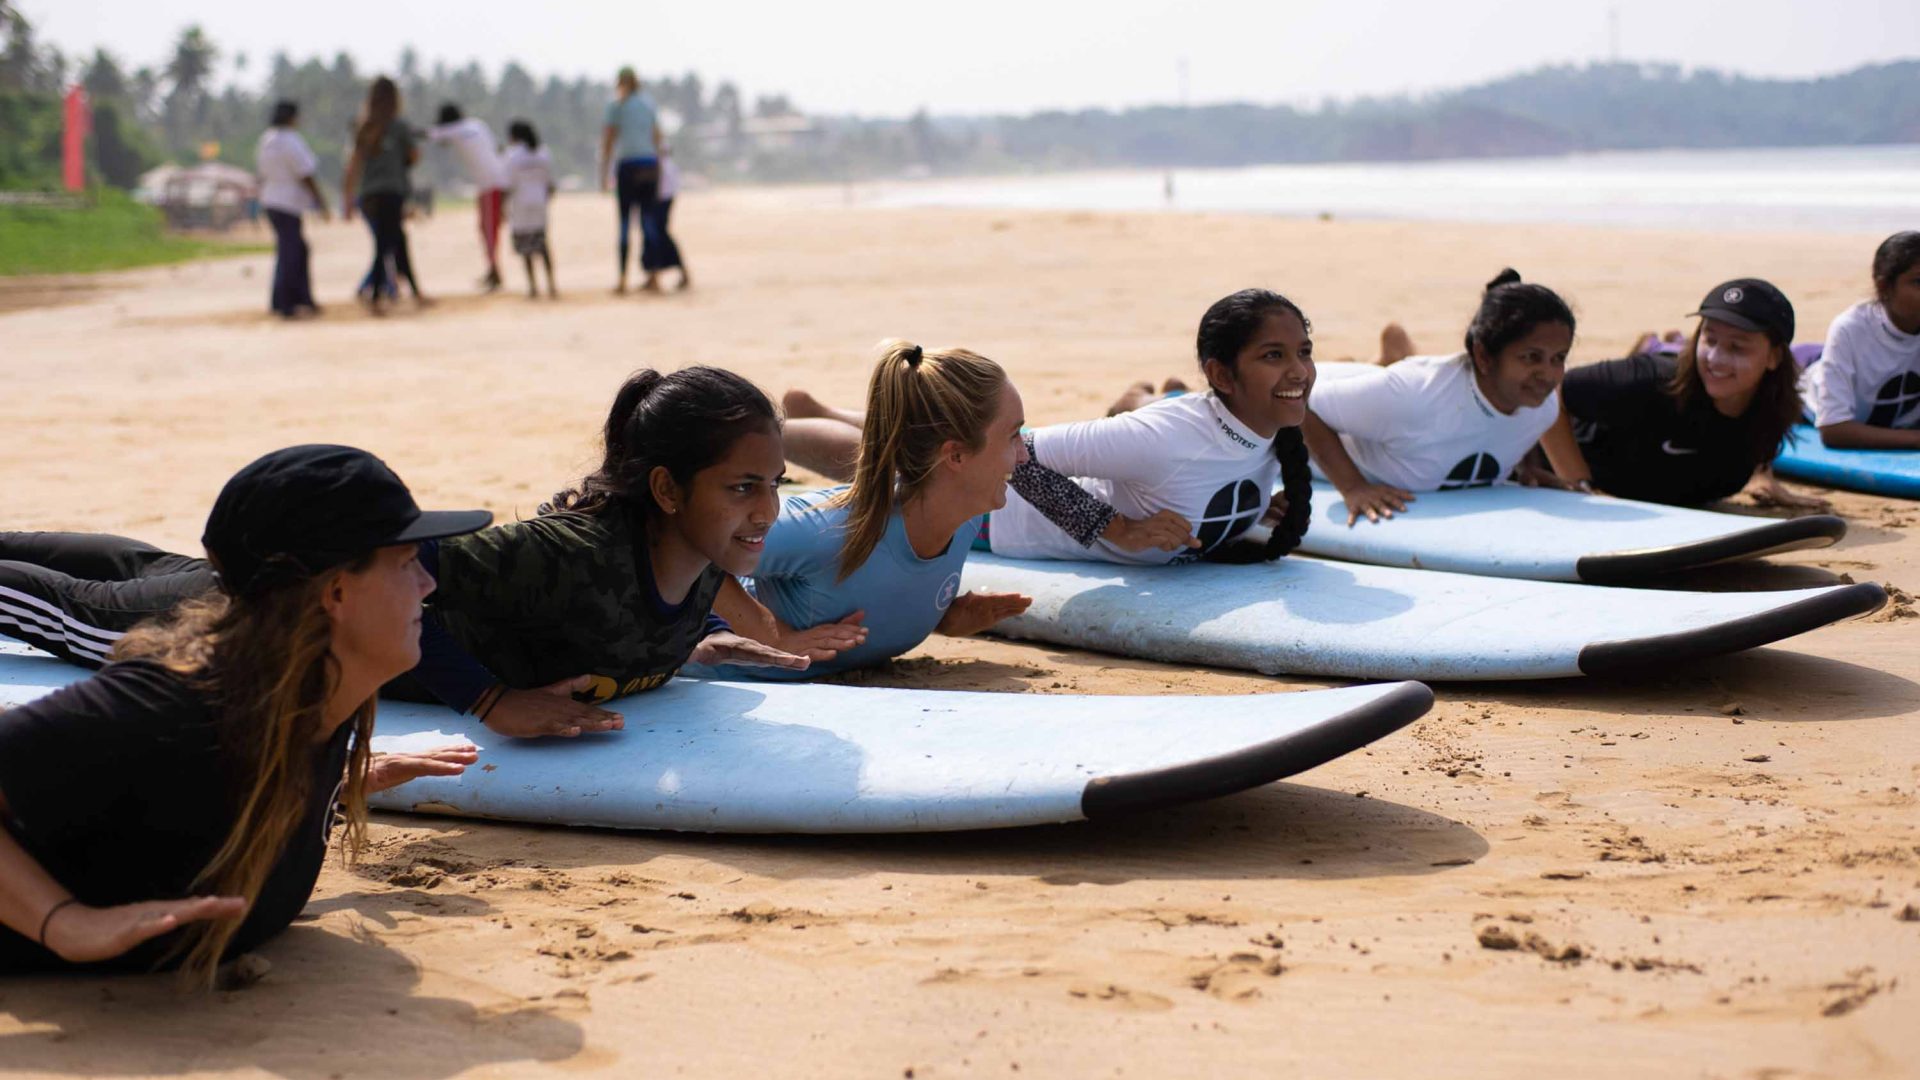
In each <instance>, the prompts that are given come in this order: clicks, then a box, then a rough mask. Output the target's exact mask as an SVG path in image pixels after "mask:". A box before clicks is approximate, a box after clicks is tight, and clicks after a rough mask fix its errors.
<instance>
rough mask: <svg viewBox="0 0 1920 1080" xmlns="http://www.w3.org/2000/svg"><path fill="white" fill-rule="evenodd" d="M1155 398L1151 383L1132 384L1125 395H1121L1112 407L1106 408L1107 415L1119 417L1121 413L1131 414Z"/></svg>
mask: <svg viewBox="0 0 1920 1080" xmlns="http://www.w3.org/2000/svg"><path fill="white" fill-rule="evenodd" d="M1157 396H1158V395H1157V394H1155V393H1154V390H1153V384H1152V383H1150V382H1137V383H1134V384H1133V385H1132V386H1129V387H1127V392H1126V393H1124V394H1121V395H1120V397H1119V398H1118V399H1116V400H1115V401H1114V403H1113V404H1112V405H1110V406H1108V407H1107V415H1108V416H1119V415H1120V414H1121V413H1129V412H1132V411H1133V410H1135V409H1138V408H1140V407H1141V406H1142V405H1146V404H1148V403H1149V402H1151V401H1153V399H1154V398H1155V397H1157Z"/></svg>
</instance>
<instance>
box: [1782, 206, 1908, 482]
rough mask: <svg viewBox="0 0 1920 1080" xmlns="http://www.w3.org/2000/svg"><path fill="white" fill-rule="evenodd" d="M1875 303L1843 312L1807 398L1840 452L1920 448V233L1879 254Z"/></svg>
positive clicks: (1805, 383) (1823, 436)
mask: <svg viewBox="0 0 1920 1080" xmlns="http://www.w3.org/2000/svg"><path fill="white" fill-rule="evenodd" d="M1873 291H1874V294H1875V297H1874V299H1872V300H1867V301H1863V302H1861V303H1858V304H1855V305H1854V306H1852V307H1850V308H1848V309H1847V310H1845V311H1843V312H1841V313H1840V317H1839V318H1837V319H1835V320H1833V325H1832V327H1830V328H1829V329H1828V330H1827V345H1826V349H1825V350H1824V351H1823V352H1822V354H1821V357H1820V359H1819V360H1818V361H1817V362H1815V363H1814V364H1813V365H1812V366H1811V367H1809V368H1807V372H1806V375H1805V376H1803V377H1802V382H1801V396H1803V397H1804V398H1806V402H1807V407H1808V408H1809V409H1810V410H1811V411H1812V413H1813V424H1814V426H1815V427H1817V428H1819V429H1820V441H1821V442H1823V443H1825V444H1826V445H1828V446H1830V447H1834V448H1836V449H1845V448H1858V449H1870V450H1913V449H1920V232H1901V233H1895V234H1893V235H1892V236H1889V237H1887V238H1886V240H1884V241H1882V242H1881V244H1880V248H1879V250H1877V251H1875V252H1874V254H1873Z"/></svg>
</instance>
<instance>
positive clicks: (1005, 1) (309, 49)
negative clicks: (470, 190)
mask: <svg viewBox="0 0 1920 1080" xmlns="http://www.w3.org/2000/svg"><path fill="white" fill-rule="evenodd" d="M16 3H17V6H18V7H19V8H20V9H21V10H22V11H23V12H24V13H25V14H26V15H27V17H28V18H29V19H30V20H32V21H33V22H34V23H35V24H36V25H37V26H38V27H39V29H40V32H41V33H42V35H43V36H44V38H45V39H46V40H49V41H51V42H52V43H54V44H56V45H58V46H60V47H61V48H62V49H64V50H66V51H68V52H76V51H84V52H86V53H88V54H91V52H92V50H93V48H94V47H95V46H97V45H104V46H106V47H107V48H109V49H111V50H112V51H114V52H115V53H117V54H119V55H120V57H121V58H122V59H123V61H128V62H130V63H131V65H132V66H138V65H140V64H158V63H160V62H162V61H163V60H164V57H165V54H166V50H167V45H168V43H170V42H171V41H172V40H173V39H174V38H175V36H177V35H178V33H179V31H180V29H181V28H182V27H184V26H186V25H187V24H189V23H193V22H198V23H200V24H201V26H202V27H204V28H205V30H206V31H207V33H208V34H209V35H210V36H211V37H213V39H214V40H215V41H216V42H217V43H218V44H219V45H220V46H221V47H222V48H223V49H224V50H225V52H226V58H227V60H229V61H231V59H232V58H233V56H234V54H235V53H238V52H244V53H245V54H247V56H248V57H250V58H251V60H252V68H251V71H252V73H253V75H254V76H257V75H258V74H259V73H260V72H261V70H262V69H263V67H264V65H265V61H266V60H267V58H268V57H270V56H271V55H272V54H273V53H275V52H277V51H281V50H285V51H286V52H288V53H289V54H291V55H292V56H294V57H295V58H304V57H306V56H309V55H313V54H321V55H323V56H328V57H330V56H332V55H333V54H334V53H335V52H337V51H340V50H345V51H347V52H349V53H350V54H352V55H353V56H354V57H355V59H356V60H357V61H359V62H360V63H361V64H362V65H363V66H372V67H386V66H390V65H391V64H392V63H393V62H394V60H395V58H396V57H398V56H399V53H400V50H401V48H402V47H403V46H405V45H409V44H411V45H413V46H414V47H415V48H417V49H418V50H419V51H420V53H421V55H422V56H423V57H426V58H427V59H429V60H432V59H445V60H447V61H450V62H453V63H456V64H457V63H464V62H465V61H467V60H469V59H477V60H479V61H480V62H481V63H482V64H483V65H485V66H486V67H487V68H488V69H489V70H490V71H493V70H497V69H498V68H499V66H500V65H502V64H504V63H505V62H506V61H508V60H518V61H519V62H520V63H521V64H522V65H523V66H525V67H527V68H528V69H530V70H532V71H533V72H535V73H536V74H537V75H546V74H550V73H560V74H566V75H574V74H579V73H588V74H593V75H596V76H601V75H604V76H606V77H609V78H610V77H611V73H612V71H613V70H614V69H615V68H617V67H618V66H619V65H621V64H623V63H632V64H635V65H636V66H638V67H639V68H640V69H641V71H642V73H643V74H645V73H647V72H649V71H668V72H675V73H678V72H682V71H686V70H693V71H697V72H699V73H700V74H701V76H702V77H703V78H705V79H707V80H709V81H710V82H711V81H717V80H719V79H723V78H725V79H731V80H733V81H734V82H735V83H736V84H738V85H739V86H740V87H741V88H742V90H743V91H745V92H746V93H747V95H748V96H749V100H751V96H752V95H754V94H759V93H776V92H784V93H787V94H789V95H790V96H791V97H792V98H793V99H794V100H795V102H796V103H798V104H799V105H800V106H801V107H802V108H805V109H809V110H812V111H816V112H857V113H863V114H875V115H899V114H904V113H908V112H911V111H913V110H914V109H917V108H920V107H922V106H925V107H926V108H928V109H931V110H932V111H934V112H936V113H949V114H951V113H979V112H1027V111H1030V110H1033V109H1037V108H1056V107H1063V108H1079V107H1085V106H1124V105H1135V104H1147V103H1156V102H1171V101H1177V100H1179V99H1180V92H1181V79H1180V74H1179V73H1180V70H1181V67H1182V62H1183V61H1184V67H1185V71H1186V80H1185V81H1186V86H1187V96H1188V100H1190V101H1192V102H1195V103H1200V102H1213V101H1257V102H1263V103H1268V102H1287V103H1294V104H1308V103H1317V102H1318V101H1320V100H1321V99H1323V98H1326V97H1339V98H1347V97H1353V96H1357V95H1361V94H1388V93H1396V92H1401V91H1422V90H1431V89H1438V88H1446V87H1453V86H1459V85H1464V84H1468V83H1473V82H1478V81H1481V80H1484V79H1486V78H1488V77H1491V76H1496V75H1502V74H1507V73H1510V72H1513V71H1518V70H1522V69H1525V68H1529V67H1533V66H1536V65H1539V64H1542V63H1549V62H1562V61H1575V62H1579V61H1586V60H1594V59H1604V58H1606V57H1607V56H1608V55H1609V53H1610V50H1611V48H1612V44H1613V37H1612V35H1611V33H1610V30H1609V23H1610V20H1609V12H1614V13H1617V23H1618V45H1619V54H1620V56H1621V58H1623V59H1627V60H1661V61H1672V62H1677V63H1680V64H1683V65H1686V66H1688V67H1716V68H1722V69H1730V70H1734V71H1739V72H1743V73H1747V74H1754V75H1809V74H1822V73H1828V72H1834V71H1841V70H1845V69H1847V68H1850V67H1853V66H1856V65H1858V64H1862V63H1868V62H1872V61H1881V60H1892V59H1901V58H1904V57H1911V56H1916V55H1920V0H1818V2H1812V0H1746V2H1743V3H1732V2H1727V0H1721V2H1710V0H1611V2H1609V0H1447V2H1446V3H1430V2H1411V0H1409V2H1387V0H1333V2H1317V3H1303V2H1296V0H1191V2H1187V3H1178V2H1171V0H1110V2H1107V3H1089V2H1085V0H1081V2H1077V3H1076V2H1062V0H966V2H962V3H950V4H932V3H926V2H924V0H922V2H914V0H904V2H903V0H814V2H811V3H807V2H798V3H796V2H793V0H731V2H728V0H722V2H718V3H697V2H692V3H690V2H681V3H674V4H666V3H645V2H641V0H518V2H513V3H506V2H499V0H459V2H450V0H323V2H322V3H317V4H290V3H284V2H263V0H16ZM222 72H223V75H225V76H231V75H232V74H233V69H232V67H231V66H230V65H223V67H222Z"/></svg>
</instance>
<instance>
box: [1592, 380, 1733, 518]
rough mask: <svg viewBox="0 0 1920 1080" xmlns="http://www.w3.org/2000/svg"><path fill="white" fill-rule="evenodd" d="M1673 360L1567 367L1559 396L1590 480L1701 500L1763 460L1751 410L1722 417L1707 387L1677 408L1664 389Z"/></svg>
mask: <svg viewBox="0 0 1920 1080" xmlns="http://www.w3.org/2000/svg"><path fill="white" fill-rule="evenodd" d="M1675 367H1676V361H1675V360H1674V358H1673V357H1670V356H1630V357H1628V358H1626V359H1625V360H1607V361H1603V362H1601V363H1598V364H1589V365H1587V366H1585V367H1578V368H1574V369H1572V370H1570V371H1568V372H1567V377H1566V381H1565V382H1563V383H1561V385H1560V400H1561V401H1563V402H1565V403H1566V409H1567V414H1568V416H1569V418H1570V419H1572V421H1573V433H1574V437H1575V438H1577V439H1578V440H1579V441H1580V450H1581V452H1582V453H1584V454H1585V455H1586V458H1587V464H1588V466H1589V467H1591V468H1592V469H1593V484H1594V486H1595V487H1597V488H1599V489H1600V490H1602V491H1605V492H1607V493H1609V494H1612V495H1618V496H1620V497H1621V498H1625V499H1644V500H1646V501H1648V502H1657V503H1671V504H1674V505H1678V506H1699V505H1701V504H1703V503H1710V502H1713V501H1714V500H1715V499H1724V498H1726V497H1728V496H1730V495H1733V494H1735V493H1736V492H1738V491H1739V490H1740V489H1741V488H1743V487H1745V486H1746V484H1747V481H1748V480H1749V479H1751V478H1752V476H1753V470H1754V469H1756V468H1758V467H1759V466H1760V465H1762V464H1764V462H1763V461H1761V460H1759V459H1758V455H1756V454H1755V453H1754V448H1753V442H1754V436H1753V425H1754V424H1755V423H1757V422H1759V418H1758V417H1757V416H1756V415H1755V410H1752V409H1749V410H1748V411H1747V414H1746V415H1745V416H1738V417H1735V416H1727V415H1725V414H1723V413H1721V412H1720V411H1719V410H1718V409H1715V408H1714V407H1713V402H1712V401H1711V400H1710V399H1708V398H1707V396H1706V395H1705V394H1696V395H1694V396H1693V399H1692V400H1691V401H1690V402H1688V404H1687V407H1686V408H1685V409H1682V408H1681V407H1680V403H1679V401H1678V400H1676V399H1675V398H1674V396H1673V395H1672V394H1669V393H1667V389H1666V388H1667V386H1668V385H1669V384H1671V383H1672V382H1673V375H1674V370H1675Z"/></svg>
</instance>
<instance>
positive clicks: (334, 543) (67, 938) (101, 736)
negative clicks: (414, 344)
mask: <svg viewBox="0 0 1920 1080" xmlns="http://www.w3.org/2000/svg"><path fill="white" fill-rule="evenodd" d="M490 520H492V515H491V514H489V513H487V512H486V511H484V510H472V511H464V512H440V513H422V512H421V511H420V509H419V507H418V506H416V505H415V504H414V501H413V496H412V495H411V494H409V493H408V491H407V488H406V485H404V484H402V483H401V482H400V478H399V477H397V476H395V475H394V474H393V473H392V472H391V471H390V470H389V469H387V467H386V466H385V465H384V464H382V463H381V462H380V461H379V460H378V459H377V458H375V457H373V456H372V455H371V454H368V453H366V452H365V451H361V450H354V449H351V448H349V447H344V446H297V447H292V448H290V449H287V450H281V451H277V452H275V453H272V454H269V455H267V456H266V457H263V458H261V459H260V460H258V461H256V462H254V463H253V464H251V465H249V466H247V467H246V468H245V469H242V470H241V471H240V473H239V474H238V475H236V476H235V477H234V478H233V479H232V480H230V481H228V483H227V485H226V487H225V489H223V490H222V491H221V493H220V497H219V499H218V500H217V501H216V502H215V503H214V506H213V512H212V514H211V516H209V518H208V519H207V529H206V534H205V536H204V537H203V540H204V542H205V544H206V547H207V553H208V555H209V556H210V558H211V560H212V563H213V565H214V567H215V568H216V569H217V572H218V574H219V581H220V589H219V591H217V592H215V593H212V594H209V595H207V596H205V597H202V598H200V599H195V600H190V601H188V602H187V603H186V604H183V605H182V606H181V607H180V608H178V609H177V610H176V611H175V612H174V613H173V614H172V615H171V616H169V617H168V618H167V619H166V620H164V621H161V622H153V623H146V624H143V625H141V626H139V627H137V628H135V629H134V630H132V631H131V632H129V633H127V634H126V635H125V636H124V637H122V638H121V639H120V640H119V641H118V643H117V644H116V646H115V650H114V655H113V661H114V662H112V663H109V664H108V665H107V666H106V667H105V668H104V669H102V670H101V671H100V673H99V674H97V675H95V676H93V677H92V678H90V679H87V680H86V681H84V682H80V683H76V684H74V685H72V686H70V687H67V688H66V689H63V690H60V691H58V692H56V693H53V694H50V695H48V696H47V697H44V698H41V699H40V700H38V701H35V702H31V703H29V704H27V705H23V706H20V707H18V708H15V709H10V710H8V711H6V712H5V713H0V825H4V828H0V924H4V928H3V929H0V972H7V971H23V970H46V969H58V968H63V967H64V968H75V967H111V968H120V969H126V968H134V969H150V968H155V967H162V966H176V965H177V966H179V967H180V968H181V969H182V973H183V975H184V977H185V978H186V979H187V980H188V981H189V982H191V983H194V984H198V985H201V986H210V985H211V984H212V982H213V979H214V974H215V969H216V967H217V966H218V964H219V963H220V961H221V960H222V959H223V958H225V957H227V956H230V955H232V954H234V953H237V952H240V951H242V950H246V949H251V948H253V947H255V946H257V945H259V944H260V943H261V942H263V941H265V940H267V939H268V938H271V937H273V936H274V935H275V934H278V933H279V932H280V931H281V930H283V929H285V928H286V926H287V924H288V923H290V922H291V921H293V918H294V916H295V915H298V914H299V913H300V909H301V908H302V907H304V906H306V902H307V897H308V896H309V895H310V894H311V893H312V891H313V885H314V880H315V878H316V877H317V876H318V875H319V873H320V865H321V862H322V861H323V860H324V858H325V856H326V849H327V845H328V841H329V836H330V833H331V825H332V821H333V814H334V806H335V803H336V801H339V802H342V803H344V805H345V807H346V811H347V843H348V848H349V851H354V850H357V849H358V847H359V845H360V843H361V841H362V836H363V833H364V830H365V824H366V799H365V797H366V794H367V792H369V791H377V790H380V789H383V788H388V787H393V786H395V785H397V784H399V783H403V782H405V781H406V780H409V779H412V778H414V777H416V776H421V775H428V774H439V775H451V774H457V773H459V772H460V771H461V770H462V769H463V768H464V767H465V766H466V765H467V764H470V763H471V762H473V761H474V760H475V751H474V748H473V747H471V746H464V747H449V748H447V749H445V750H443V751H439V752H436V753H433V754H428V755H419V756H412V757H401V758H390V757H383V758H381V759H380V760H378V761H377V762H376V760H375V759H374V757H373V755H371V753H370V750H369V742H368V740H369V738H370V737H371V736H372V733H373V702H374V693H375V691H377V690H378V689H379V688H380V686H381V684H382V683H385V682H386V681H387V680H389V679H391V678H393V677H394V676H396V675H399V674H400V673H401V672H404V671H406V670H407V669H409V668H411V667H412V666H413V665H414V664H415V663H416V662H417V661H418V660H419V657H420V611H421V609H420V602H421V600H422V599H423V598H424V597H425V596H426V595H427V594H428V593H430V592H432V591H433V582H432V579H430V578H429V577H428V576H427V574H426V573H425V571H423V570H422V569H421V568H420V564H419V561H418V557H417V554H416V552H417V550H418V547H419V543H420V542H421V541H424V540H431V539H435V538H440V537H448V536H455V535H458V534H462V533H468V532H472V531H473V530H475V529H478V528H480V527H482V526H484V525H486V524H487V522H488V521H490ZM80 775H84V776H85V777H86V778H87V783H86V784H84V785H82V784H76V783H74V778H75V777H76V776H80Z"/></svg>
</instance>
